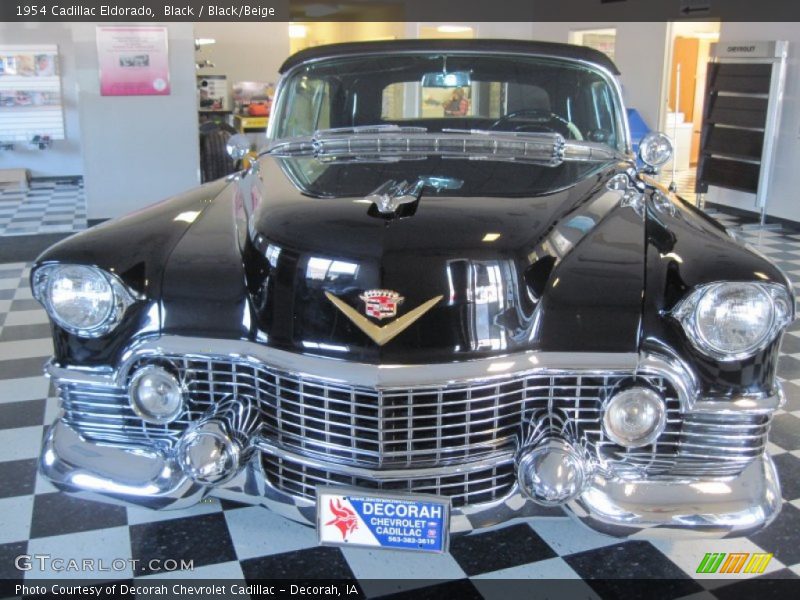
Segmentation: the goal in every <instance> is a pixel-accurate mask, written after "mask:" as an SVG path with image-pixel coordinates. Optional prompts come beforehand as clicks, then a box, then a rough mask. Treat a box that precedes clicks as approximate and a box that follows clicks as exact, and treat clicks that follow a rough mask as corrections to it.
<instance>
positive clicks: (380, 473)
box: [254, 438, 515, 481]
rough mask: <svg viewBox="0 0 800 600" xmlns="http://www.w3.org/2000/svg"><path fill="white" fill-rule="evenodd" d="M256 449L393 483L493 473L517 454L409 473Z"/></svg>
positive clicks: (269, 447)
mask: <svg viewBox="0 0 800 600" xmlns="http://www.w3.org/2000/svg"><path fill="white" fill-rule="evenodd" d="M254 444H255V447H256V448H257V449H258V450H260V451H261V452H264V453H266V454H269V455H270V456H274V457H276V458H285V459H287V460H291V461H293V462H296V463H300V464H302V465H304V466H306V467H311V468H313V469H320V470H321V471H329V472H331V473H343V474H346V475H350V476H353V477H364V478H367V479H375V480H378V481H381V480H392V479H415V478H423V479H424V478H428V477H447V476H448V475H461V474H464V473H472V472H474V471H481V470H484V469H491V468H492V467H497V466H500V465H505V464H508V463H512V462H514V455H515V453H514V452H513V451H512V452H498V453H496V454H494V455H492V456H490V457H487V458H483V459H481V460H473V461H471V462H462V463H456V464H448V465H443V466H439V467H427V468H425V467H416V468H410V469H366V468H363V467H356V466H353V465H346V464H341V463H335V462H328V461H325V460H320V459H318V458H314V457H312V456H309V455H307V454H298V453H296V452H292V451H291V450H287V449H286V448H278V447H277V446H275V445H274V444H272V443H271V442H270V441H269V440H267V439H264V438H258V439H256V440H255V442H254Z"/></svg>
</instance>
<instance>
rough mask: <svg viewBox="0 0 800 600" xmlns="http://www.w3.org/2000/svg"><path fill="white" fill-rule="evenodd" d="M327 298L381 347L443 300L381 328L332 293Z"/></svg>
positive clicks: (328, 293)
mask: <svg viewBox="0 0 800 600" xmlns="http://www.w3.org/2000/svg"><path fill="white" fill-rule="evenodd" d="M325 297H326V298H328V300H330V301H331V302H333V305H334V306H335V307H336V308H338V309H339V310H340V311H342V312H343V313H344V316H346V317H347V318H348V319H350V320H351V321H352V322H353V323H354V324H355V326H356V327H358V328H359V329H360V330H361V331H363V332H364V333H366V334H367V335H368V336H369V337H370V338H372V341H373V342H375V343H376V344H378V345H379V346H383V345H384V344H386V343H387V342H389V341H390V340H392V339H394V338H395V337H396V336H398V335H400V334H401V333H403V332H404V331H405V330H406V329H408V328H409V327H410V326H411V324H412V323H414V321H416V320H417V319H419V318H420V317H421V316H422V315H424V314H425V313H426V312H428V311H429V310H430V309H431V308H433V306H434V305H435V304H436V303H437V302H439V300H441V299H442V296H436V297H435V298H431V299H430V300H428V301H427V302H423V303H422V304H420V305H419V306H418V307H417V308H415V309H414V310H411V311H409V312H407V313H406V314H404V315H403V316H402V317H398V318H397V319H395V320H394V321H392V322H391V323H389V324H387V325H384V326H383V327H379V326H378V325H375V324H374V323H373V322H372V321H370V320H369V319H367V317H365V316H363V315H361V314H359V313H358V311H357V310H356V309H355V308H353V307H352V306H350V305H349V304H347V303H346V302H344V301H342V300H340V299H339V298H337V297H336V296H334V295H333V294H331V293H330V292H325Z"/></svg>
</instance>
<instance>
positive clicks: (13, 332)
mask: <svg viewBox="0 0 800 600" xmlns="http://www.w3.org/2000/svg"><path fill="white" fill-rule="evenodd" d="M51 335H52V334H51V332H50V324H49V323H37V324H36V325H9V326H8V327H4V328H3V331H2V332H0V342H14V341H18V340H38V339H41V338H49V337H50V336H51Z"/></svg>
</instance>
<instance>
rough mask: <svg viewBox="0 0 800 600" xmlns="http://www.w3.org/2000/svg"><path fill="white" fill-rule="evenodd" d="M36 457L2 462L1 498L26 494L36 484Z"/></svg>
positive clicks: (30, 492)
mask: <svg viewBox="0 0 800 600" xmlns="http://www.w3.org/2000/svg"><path fill="white" fill-rule="evenodd" d="M36 462H37V461H36V459H35V458H29V459H25V460H10V461H6V462H0V498H10V497H12V496H25V495H28V494H32V493H33V489H34V487H35V485H36Z"/></svg>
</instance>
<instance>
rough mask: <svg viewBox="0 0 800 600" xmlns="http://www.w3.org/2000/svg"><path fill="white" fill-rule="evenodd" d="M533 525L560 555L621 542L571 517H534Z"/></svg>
mask: <svg viewBox="0 0 800 600" xmlns="http://www.w3.org/2000/svg"><path fill="white" fill-rule="evenodd" d="M531 527H533V530H534V531H535V532H536V533H537V534H538V535H539V536H540V537H541V538H542V539H543V540H544V541H545V542H547V545H548V546H550V547H551V548H552V549H553V550H555V551H556V552H557V553H558V555H559V556H565V555H567V554H575V553H577V552H585V551H586V550H594V549H595V548H602V547H603V546H611V545H612V544H617V543H619V540H618V539H616V538H612V537H610V536H607V535H603V534H602V533H597V532H596V531H592V530H591V529H589V528H588V527H584V526H583V525H581V524H580V523H577V522H576V521H575V520H574V519H572V518H570V517H565V518H563V519H561V518H546V519H534V520H533V521H532V522H531Z"/></svg>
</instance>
